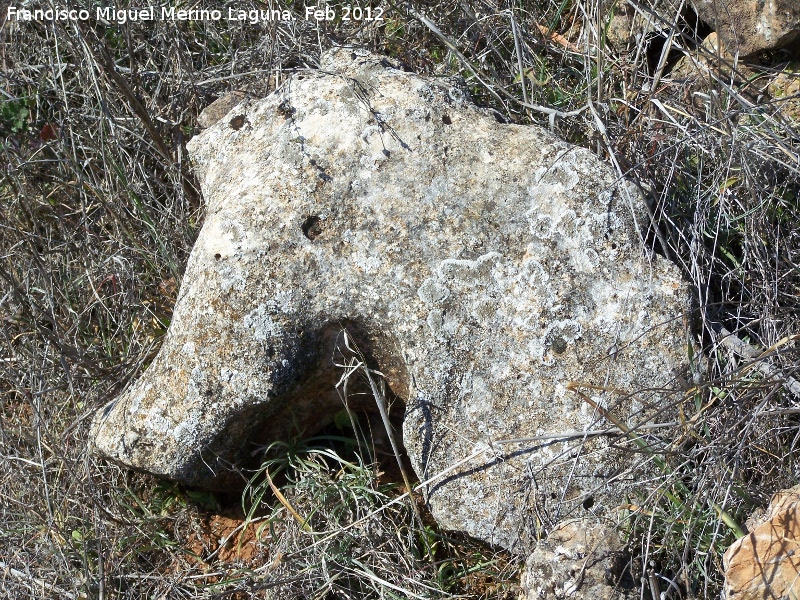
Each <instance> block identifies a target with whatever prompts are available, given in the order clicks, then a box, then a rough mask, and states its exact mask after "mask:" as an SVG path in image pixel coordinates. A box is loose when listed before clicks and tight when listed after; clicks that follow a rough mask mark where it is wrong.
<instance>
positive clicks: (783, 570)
mask: <svg viewBox="0 0 800 600" xmlns="http://www.w3.org/2000/svg"><path fill="white" fill-rule="evenodd" d="M748 529H750V533H749V534H748V535H746V536H744V537H743V538H740V539H738V540H737V541H736V542H735V543H734V544H732V545H731V547H730V548H728V549H727V550H726V552H725V556H724V557H723V567H724V568H725V597H726V598H727V600H770V599H771V598H797V597H800V486H795V487H793V488H791V489H788V490H784V491H782V492H778V493H777V494H775V496H773V498H772V501H771V502H770V505H769V508H768V509H767V511H766V514H764V515H759V516H758V517H757V518H755V519H753V520H752V521H748Z"/></svg>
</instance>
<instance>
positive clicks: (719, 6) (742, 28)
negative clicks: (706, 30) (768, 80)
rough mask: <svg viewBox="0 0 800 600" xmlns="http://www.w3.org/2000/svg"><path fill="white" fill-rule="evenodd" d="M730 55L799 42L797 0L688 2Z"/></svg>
mask: <svg viewBox="0 0 800 600" xmlns="http://www.w3.org/2000/svg"><path fill="white" fill-rule="evenodd" d="M691 1H692V5H693V6H694V8H695V10H696V11H697V15H698V16H699V17H700V18H701V19H702V20H703V21H705V22H706V23H709V24H710V25H711V26H712V27H713V28H714V29H715V30H716V32H717V34H718V35H719V38H720V40H722V42H723V43H724V44H725V47H726V48H727V49H728V51H729V52H731V53H737V52H738V54H739V55H741V56H747V55H751V54H755V53H757V52H761V51H762V50H771V49H776V48H784V47H786V46H789V45H790V44H793V43H795V42H797V41H800V2H798V1H797V0H766V1H765V0H691Z"/></svg>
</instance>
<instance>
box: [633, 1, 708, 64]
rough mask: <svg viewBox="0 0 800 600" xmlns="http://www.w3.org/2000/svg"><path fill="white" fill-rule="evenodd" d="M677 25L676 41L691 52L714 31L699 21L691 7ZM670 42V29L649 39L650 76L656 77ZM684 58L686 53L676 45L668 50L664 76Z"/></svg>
mask: <svg viewBox="0 0 800 600" xmlns="http://www.w3.org/2000/svg"><path fill="white" fill-rule="evenodd" d="M677 24H678V31H677V32H676V33H675V36H674V39H675V41H676V42H677V44H678V45H680V46H682V47H684V48H688V49H689V50H690V51H693V50H695V49H696V48H697V47H698V46H700V45H701V44H702V43H703V40H704V39H705V38H706V36H708V35H709V34H710V33H711V32H712V31H713V29H712V28H711V27H710V26H709V25H708V24H706V23H704V22H703V21H701V20H700V19H699V17H698V16H697V13H695V12H694V10H692V9H691V8H690V7H687V8H685V9H684V11H683V13H682V14H681V15H680V17H679V18H678V21H677ZM668 40H669V30H668V29H664V30H662V31H659V32H657V33H653V34H651V35H650V36H649V37H648V38H647V40H646V43H647V46H646V47H647V70H648V73H649V74H650V75H655V72H656V69H657V68H658V64H659V61H660V60H661V54H662V52H663V51H664V46H665V45H666V43H667V41H668ZM683 56H684V51H682V50H679V49H678V48H677V47H675V46H674V45H673V47H671V48H669V49H667V57H666V62H665V67H664V74H667V73H669V72H670V71H672V69H673V67H674V66H675V65H676V64H677V63H678V61H679V60H680V59H681V58H682V57H683Z"/></svg>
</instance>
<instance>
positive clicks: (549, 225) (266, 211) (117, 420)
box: [93, 49, 688, 548]
mask: <svg viewBox="0 0 800 600" xmlns="http://www.w3.org/2000/svg"><path fill="white" fill-rule="evenodd" d="M190 152H191V156H192V160H193V162H194V165H195V167H196V172H197V175H198V179H199V182H200V185H201V187H202V191H203V194H204V197H205V200H206V203H207V216H206V220H205V224H204V225H203V228H202V230H201V232H200V234H199V237H198V239H197V242H196V244H195V247H194V249H193V250H192V253H191V256H190V259H189V263H188V265H187V268H186V273H185V277H184V279H183V282H182V285H181V290H180V293H179V296H178V300H177V304H176V306H175V310H174V316H173V320H172V323H171V325H170V328H169V331H168V333H167V335H166V338H165V341H164V344H163V347H162V348H161V351H160V352H159V354H158V356H157V357H156V358H155V360H154V361H153V363H152V364H151V365H150V366H149V368H148V369H147V371H146V372H145V373H144V375H143V376H142V377H141V378H140V379H139V380H138V381H136V382H134V383H133V384H132V385H131V386H130V387H129V388H128V389H127V390H126V391H125V392H124V393H123V394H122V395H121V396H119V397H118V398H117V399H116V400H114V401H113V402H112V403H110V404H109V405H108V406H106V407H105V408H104V409H102V410H101V411H99V413H98V415H97V416H96V418H95V421H94V424H93V438H94V443H95V446H96V449H97V450H98V451H99V452H100V453H102V454H103V455H105V456H107V457H109V458H111V459H114V460H116V461H119V462H121V463H123V464H125V465H129V466H131V467H134V468H136V469H141V470H145V471H149V472H152V473H155V474H157V475H160V476H163V477H168V478H170V479H173V480H177V481H182V482H185V483H187V484H192V485H199V486H206V487H213V486H222V485H225V481H226V479H225V477H226V473H228V466H229V465H230V463H237V462H238V461H240V460H243V457H247V456H248V455H249V453H250V451H251V450H252V448H253V447H252V446H251V445H249V443H248V442H249V441H250V440H253V439H258V440H261V441H268V440H270V439H276V438H281V437H285V436H288V435H290V434H291V432H292V428H293V427H295V428H297V429H298V430H301V431H305V432H306V433H311V432H313V431H316V430H317V429H319V428H320V427H321V426H324V425H325V424H326V423H327V422H329V421H330V420H332V416H333V414H334V413H335V412H337V411H339V410H340V409H341V401H340V399H339V398H338V396H337V395H336V393H335V391H334V389H333V387H334V383H335V382H336V381H337V380H338V379H339V377H340V376H341V372H337V371H336V369H334V367H333V366H332V364H331V362H332V361H331V357H332V354H333V352H334V347H335V345H336V341H337V336H339V334H340V331H341V329H342V328H343V327H345V328H346V329H347V330H348V332H349V333H350V335H351V336H352V337H353V339H355V340H356V341H357V343H358V344H359V346H360V348H361V350H362V351H363V353H364V354H365V356H366V357H367V359H368V361H369V363H370V367H372V368H377V369H380V371H381V372H382V373H383V374H384V375H385V377H386V381H387V383H388V385H389V387H390V388H391V390H392V392H393V393H394V394H395V395H396V396H397V397H399V398H401V399H402V400H404V401H405V405H406V412H405V417H404V422H403V423H404V424H403V437H404V443H405V446H406V449H407V451H408V454H409V457H410V459H411V463H412V465H413V467H414V469H415V470H416V473H417V475H418V476H419V478H420V480H422V481H428V483H427V484H426V485H425V486H424V488H423V492H424V494H425V497H426V499H427V501H428V502H429V505H430V507H431V510H432V512H433V515H434V517H435V518H436V519H437V520H438V521H439V522H440V524H442V525H443V526H444V527H447V528H451V529H457V530H461V531H465V532H467V533H469V534H471V535H474V536H476V537H479V538H481V539H484V540H487V541H489V542H493V543H497V544H500V545H502V546H505V547H507V548H512V547H515V546H517V545H518V544H520V543H523V544H525V543H527V542H531V540H533V539H537V532H538V528H539V527H540V524H542V523H556V522H559V521H560V520H562V519H563V518H565V517H567V516H569V515H571V514H576V513H583V512H584V511H585V510H586V507H587V506H589V505H593V506H594V508H593V509H592V510H593V511H595V512H597V513H598V514H600V513H602V512H603V511H604V510H606V509H608V508H609V507H613V506H615V505H616V503H617V499H616V496H614V494H613V489H614V486H615V481H616V480H617V479H618V478H621V477H626V478H629V477H630V472H629V468H630V467H631V461H632V460H633V458H632V455H631V454H629V453H627V452H626V451H624V450H623V449H621V447H622V446H624V445H625V443H626V442H625V440H624V439H622V440H621V439H620V435H619V430H618V429H617V428H616V427H615V426H613V425H611V423H610V421H609V419H607V418H606V417H607V416H612V415H613V417H614V418H615V419H617V420H618V421H620V422H625V423H628V424H629V425H630V424H635V423H640V422H642V421H646V420H647V419H648V418H650V415H651V414H652V413H658V414H657V419H658V420H669V417H668V415H666V414H665V413H664V412H663V411H662V409H663V407H664V406H665V404H666V402H667V399H666V398H664V397H663V396H660V395H659V394H658V393H657V392H653V391H650V392H646V391H641V390H658V389H659V388H661V387H663V386H667V385H669V382H670V381H671V378H672V377H673V371H674V370H675V369H683V347H684V344H685V334H684V322H683V319H682V317H683V315H684V311H685V309H686V303H687V298H688V293H687V288H686V286H685V285H684V283H683V282H682V281H681V279H680V277H679V274H678V271H677V269H676V268H675V267H674V266H672V265H671V264H669V263H668V262H666V261H665V260H663V259H662V258H660V257H659V256H655V255H648V254H647V253H646V252H645V251H644V250H643V247H642V242H641V239H640V234H639V229H640V227H641V226H642V225H643V223H644V220H645V219H646V217H645V213H644V212H643V209H642V206H643V204H642V199H641V198H640V197H639V195H638V194H637V192H636V191H635V189H633V188H632V187H631V186H629V185H627V184H625V183H624V182H621V181H620V179H619V178H618V177H617V176H616V174H615V173H614V172H613V171H612V170H611V169H610V168H609V167H608V166H607V165H605V164H604V163H602V162H601V161H600V160H599V159H598V158H597V157H596V156H594V155H593V154H592V153H591V152H589V151H587V150H584V149H581V148H578V147H574V146H571V145H569V144H567V143H565V142H563V141H560V140H558V139H556V138H554V137H553V136H552V135H551V134H549V133H548V132H546V131H545V130H543V129H540V128H538V127H523V126H516V125H509V124H506V123H504V122H503V120H502V119H501V118H499V117H498V116H497V115H495V114H494V113H493V112H492V111H490V110H487V109H481V108H477V107H476V106H475V105H474V104H473V103H472V102H471V100H470V98H469V96H468V94H467V93H466V92H465V91H464V89H463V87H461V85H460V84H459V83H458V82H456V81H453V80H448V79H435V78H426V77H421V76H418V75H415V74H411V73H407V72H404V71H402V70H401V69H399V68H397V67H395V66H394V65H393V64H392V63H391V62H390V61H389V60H387V59H385V58H382V57H378V56H374V55H369V54H366V53H363V52H354V51H351V50H346V49H340V50H334V51H332V52H330V53H328V54H327V55H325V56H324V57H323V61H322V68H321V69H320V70H319V71H308V72H303V73H300V74H298V75H296V76H295V77H293V78H292V79H290V80H289V81H288V82H287V83H286V84H285V85H284V86H283V87H282V88H281V89H279V90H278V91H276V92H275V93H273V94H272V95H270V96H269V97H267V98H265V99H263V100H261V101H258V102H253V101H245V102H244V103H243V104H241V105H239V106H237V107H235V108H234V109H233V110H232V112H230V113H228V114H227V115H226V116H224V117H223V118H222V119H221V120H220V121H219V122H217V123H216V124H215V125H213V126H211V127H210V128H209V129H207V130H206V131H204V132H203V133H202V134H201V135H199V136H198V137H196V138H194V139H193V140H192V141H191V143H190ZM339 339H341V338H339ZM570 382H578V383H579V387H580V386H583V387H580V389H579V390H578V391H580V392H581V393H582V394H584V395H583V396H582V395H581V394H579V393H577V392H576V390H575V386H574V385H571V384H570ZM587 386H597V387H595V388H591V387H587ZM600 388H604V389H600ZM659 411H662V412H660V413H659ZM585 432H588V433H585ZM603 432H605V433H603ZM634 456H635V455H634ZM639 456H641V455H639ZM609 492H612V493H609Z"/></svg>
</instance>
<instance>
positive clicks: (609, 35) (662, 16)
mask: <svg viewBox="0 0 800 600" xmlns="http://www.w3.org/2000/svg"><path fill="white" fill-rule="evenodd" d="M639 6H640V7H641V8H639V9H638V10H637V8H636V7H635V6H634V5H633V4H632V3H631V2H629V1H628V0H619V2H616V3H615V4H614V10H613V12H612V11H609V14H610V15H611V16H610V18H609V21H608V25H607V27H606V32H605V34H606V42H607V43H608V44H610V45H611V47H612V48H613V49H614V50H616V51H618V52H619V51H623V50H625V49H626V48H627V47H628V45H629V44H630V45H637V44H639V43H640V42H642V40H643V38H645V37H648V36H650V35H651V34H654V33H657V32H659V31H662V30H664V29H667V28H668V27H669V23H671V22H672V20H673V19H674V15H675V11H676V10H677V8H678V7H679V5H678V4H676V3H675V1H674V0H650V1H649V2H647V1H646V2H642V3H639Z"/></svg>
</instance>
